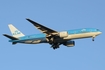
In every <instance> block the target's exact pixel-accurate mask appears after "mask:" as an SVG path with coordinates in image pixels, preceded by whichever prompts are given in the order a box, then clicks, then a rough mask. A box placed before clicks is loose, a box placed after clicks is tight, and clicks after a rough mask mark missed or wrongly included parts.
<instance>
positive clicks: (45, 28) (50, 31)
mask: <svg viewBox="0 0 105 70" xmlns="http://www.w3.org/2000/svg"><path fill="white" fill-rule="evenodd" d="M26 20H28V21H29V22H31V23H32V24H33V25H34V26H35V27H36V28H37V29H39V30H40V31H41V32H42V33H45V34H46V35H50V34H52V33H58V32H57V31H55V30H52V29H50V28H48V27H45V26H43V25H41V24H39V23H37V22H35V21H32V20H30V19H26Z"/></svg>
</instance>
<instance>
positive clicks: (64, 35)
mask: <svg viewBox="0 0 105 70" xmlns="http://www.w3.org/2000/svg"><path fill="white" fill-rule="evenodd" d="M59 36H60V37H61V38H64V37H67V36H68V33H67V31H63V32H59Z"/></svg>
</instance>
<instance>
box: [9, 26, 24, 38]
mask: <svg viewBox="0 0 105 70" xmlns="http://www.w3.org/2000/svg"><path fill="white" fill-rule="evenodd" d="M8 26H9V29H10V31H11V33H12V35H13V36H14V37H16V38H18V37H22V36H25V35H24V34H23V33H22V32H20V31H19V30H18V29H17V28H15V27H14V26H13V25H12V24H9V25H8Z"/></svg>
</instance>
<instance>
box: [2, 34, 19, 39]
mask: <svg viewBox="0 0 105 70" xmlns="http://www.w3.org/2000/svg"><path fill="white" fill-rule="evenodd" d="M3 35H4V36H5V37H7V38H9V39H12V40H18V38H15V37H13V36H10V35H7V34H3Z"/></svg>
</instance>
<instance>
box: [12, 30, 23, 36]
mask: <svg viewBox="0 0 105 70" xmlns="http://www.w3.org/2000/svg"><path fill="white" fill-rule="evenodd" d="M18 34H21V33H20V32H19V31H18V30H16V31H15V32H14V33H13V35H18Z"/></svg>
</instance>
